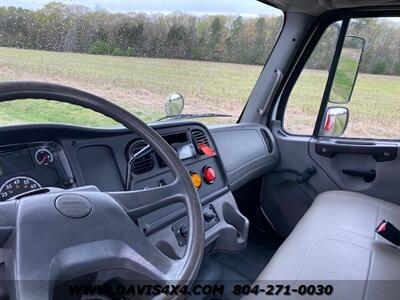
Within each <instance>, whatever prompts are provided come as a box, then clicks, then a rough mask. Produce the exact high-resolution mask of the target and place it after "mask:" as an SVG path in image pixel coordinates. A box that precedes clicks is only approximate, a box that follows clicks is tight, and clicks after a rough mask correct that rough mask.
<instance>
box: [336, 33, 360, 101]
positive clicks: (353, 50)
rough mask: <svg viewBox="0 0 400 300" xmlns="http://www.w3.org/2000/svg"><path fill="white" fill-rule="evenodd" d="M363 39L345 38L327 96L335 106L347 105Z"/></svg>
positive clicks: (354, 81) (351, 92)
mask: <svg viewBox="0 0 400 300" xmlns="http://www.w3.org/2000/svg"><path fill="white" fill-rule="evenodd" d="M364 47H365V39H363V38H362V37H359V36H354V35H348V36H346V38H345V40H344V43H343V48H342V51H341V54H340V57H339V62H338V65H337V68H336V73H335V77H334V80H333V85H332V89H331V92H330V95H329V102H331V103H336V104H344V103H348V102H349V101H350V99H351V95H352V94H353V89H354V85H355V84H356V80H357V75H358V71H359V66H360V63H361V58H362V54H363V52H364Z"/></svg>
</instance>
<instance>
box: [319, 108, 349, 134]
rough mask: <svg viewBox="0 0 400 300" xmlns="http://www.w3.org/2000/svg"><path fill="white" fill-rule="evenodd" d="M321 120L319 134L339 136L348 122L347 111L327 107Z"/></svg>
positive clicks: (345, 109)
mask: <svg viewBox="0 0 400 300" xmlns="http://www.w3.org/2000/svg"><path fill="white" fill-rule="evenodd" d="M323 120H324V121H323V123H322V128H321V132H320V134H321V135H322V136H329V137H336V136H341V135H342V134H343V133H344V132H345V131H346V128H347V123H348V122H349V110H348V109H347V108H345V107H328V108H327V109H326V112H325V116H324V119H323Z"/></svg>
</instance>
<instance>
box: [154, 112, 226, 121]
mask: <svg viewBox="0 0 400 300" xmlns="http://www.w3.org/2000/svg"><path fill="white" fill-rule="evenodd" d="M213 117H216V118H217V117H218V118H230V117H232V115H229V114H217V113H205V114H180V115H176V116H165V117H162V118H161V119H158V120H157V121H165V120H181V119H200V118H213Z"/></svg>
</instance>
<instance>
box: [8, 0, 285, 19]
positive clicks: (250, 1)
mask: <svg viewBox="0 0 400 300" xmlns="http://www.w3.org/2000/svg"><path fill="white" fill-rule="evenodd" d="M48 2H50V1H49V0H7V1H4V0H0V6H9V5H12V6H17V7H24V8H29V9H39V8H41V7H43V5H45V4H46V3H48ZM57 2H62V3H65V4H79V5H85V6H87V7H90V8H91V9H99V8H102V9H106V10H108V11H111V12H147V13H170V12H174V11H182V12H188V13H192V14H200V15H202V14H234V15H236V14H241V15H249V16H257V15H260V14H262V15H279V14H280V11H279V10H277V9H275V8H272V7H269V6H267V5H265V4H262V3H260V2H258V1H257V0H85V1H79V0H60V1H57Z"/></svg>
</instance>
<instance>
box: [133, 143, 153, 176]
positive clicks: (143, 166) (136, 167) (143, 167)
mask: <svg viewBox="0 0 400 300" xmlns="http://www.w3.org/2000/svg"><path fill="white" fill-rule="evenodd" d="M146 146H147V144H146V143H145V142H144V141H137V142H135V143H133V144H132V146H131V147H130V148H129V157H131V156H132V155H133V154H136V153H138V152H139V151H140V150H142V149H143V148H144V147H146ZM153 167H154V156H153V154H149V155H146V156H145V157H143V158H141V159H138V160H136V161H135V162H134V163H133V165H132V172H133V173H135V174H143V173H146V172H148V171H151V170H152V169H153Z"/></svg>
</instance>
